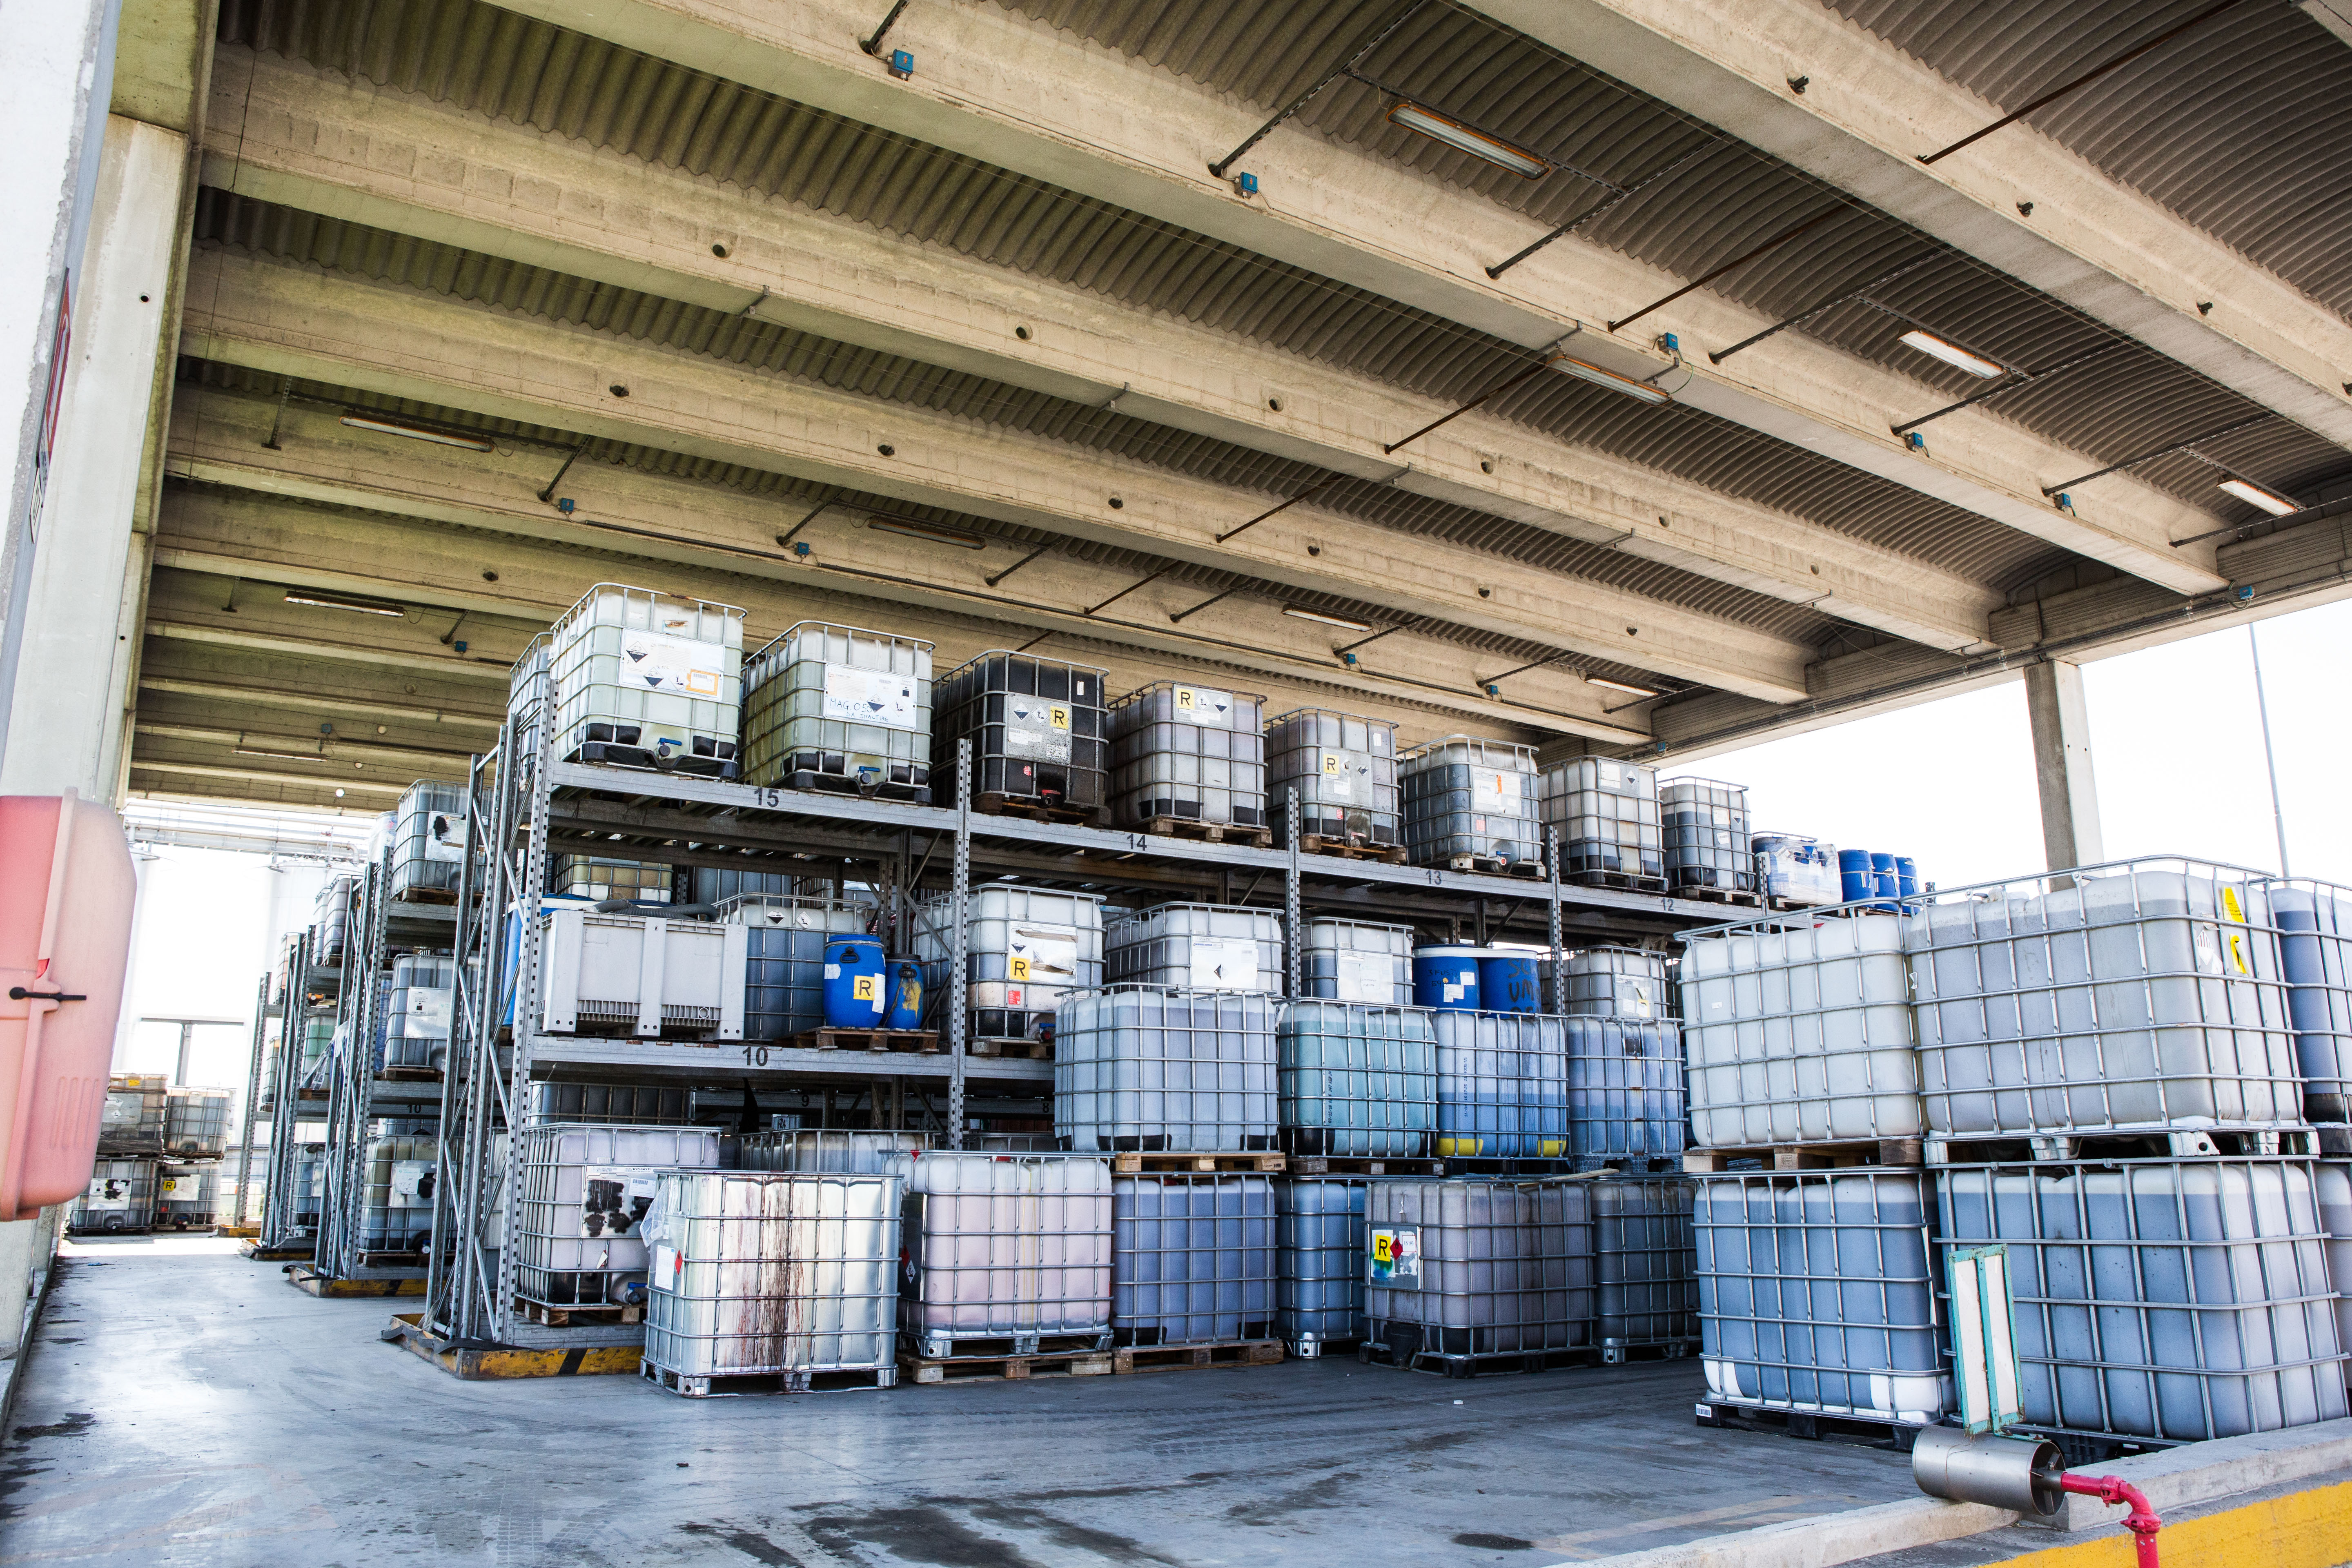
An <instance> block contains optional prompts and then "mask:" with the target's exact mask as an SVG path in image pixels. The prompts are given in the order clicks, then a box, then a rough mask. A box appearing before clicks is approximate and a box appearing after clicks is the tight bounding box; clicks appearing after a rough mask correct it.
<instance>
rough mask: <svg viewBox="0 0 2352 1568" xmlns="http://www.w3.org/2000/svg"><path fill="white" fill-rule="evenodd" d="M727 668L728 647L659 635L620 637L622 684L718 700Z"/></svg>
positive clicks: (655, 633) (642, 633) (638, 633)
mask: <svg viewBox="0 0 2352 1568" xmlns="http://www.w3.org/2000/svg"><path fill="white" fill-rule="evenodd" d="M726 668H727V645H726V644H724V643H715V642H704V641H703V640H701V639H700V638H699V637H667V636H664V635H663V634H662V633H660V632H629V633H626V634H625V635H624V636H623V637H622V638H621V684H622V685H624V686H639V687H643V688H644V689H646V690H647V691H675V692H677V693H679V694H681V695H683V696H687V697H717V696H718V695H719V684H720V679H721V677H722V674H723V672H724V671H725V670H726Z"/></svg>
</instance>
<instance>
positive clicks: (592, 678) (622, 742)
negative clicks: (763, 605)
mask: <svg viewBox="0 0 2352 1568" xmlns="http://www.w3.org/2000/svg"><path fill="white" fill-rule="evenodd" d="M548 668H549V671H550V674H551V677H552V679H553V685H554V690H555V694H556V701H557V703H558V704H559V710H558V711H557V713H556V715H555V740H554V747H555V757H556V760H557V761H559V762H562V761H569V760H577V761H580V762H583V763H620V764H623V765H625V766H633V767H663V768H676V769H677V770H679V771H680V772H683V773H700V774H703V775H706V776H709V777H720V778H732V777H734V776H735V772H736V764H735V744H736V737H737V735H738V734H739V732H740V731H741V729H742V724H741V720H740V715H741V708H742V668H743V612H742V611H741V610H740V609H737V608H736V607H735V606H733V605H714V604H707V603H705V602H703V601H702V600H700V599H681V598H674V597H672V596H670V595H667V594H656V593H655V592H653V591H652V590H651V589H648V588H632V587H628V586H626V585H625V584H618V583H599V584H596V585H595V586H594V587H593V588H591V589H589V590H588V592H587V594H586V595H583V597H582V598H581V600H580V602H579V603H578V604H576V605H572V608H571V609H569V610H567V611H565V612H564V614H563V617H562V619H561V620H559V621H557V622H556V623H555V626H554V634H553V643H552V645H551V648H550V650H549V656H548Z"/></svg>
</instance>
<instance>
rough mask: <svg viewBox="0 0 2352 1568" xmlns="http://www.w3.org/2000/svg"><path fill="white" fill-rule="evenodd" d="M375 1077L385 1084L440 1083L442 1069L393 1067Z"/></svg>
mask: <svg viewBox="0 0 2352 1568" xmlns="http://www.w3.org/2000/svg"><path fill="white" fill-rule="evenodd" d="M375 1076H376V1079H377V1080H378V1081H379V1082H383V1083H439V1082H440V1081H441V1069H440V1068H402V1067H391V1068H384V1069H383V1071H382V1072H380V1073H378V1074H376V1075H375Z"/></svg>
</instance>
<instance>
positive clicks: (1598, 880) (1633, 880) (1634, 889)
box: [1560, 871, 1666, 893]
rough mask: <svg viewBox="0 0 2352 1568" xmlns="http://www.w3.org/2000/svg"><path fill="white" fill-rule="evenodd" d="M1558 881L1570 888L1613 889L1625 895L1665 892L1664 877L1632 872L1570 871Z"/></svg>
mask: <svg viewBox="0 0 2352 1568" xmlns="http://www.w3.org/2000/svg"><path fill="white" fill-rule="evenodd" d="M1560 880H1561V881H1562V882H1564V883H1566V884H1567V885H1568V886H1570V887H1571V888H1614V889H1618V890H1619V891H1620V892H1626V893H1663V892H1664V891H1665V890H1666V879H1664V877H1644V876H1642V875H1640V874H1638V873H1636V872H1633V871H1570V873H1569V874H1568V875H1567V876H1565V877H1562V878H1561V879H1560Z"/></svg>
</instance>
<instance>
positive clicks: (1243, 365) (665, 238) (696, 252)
mask: <svg viewBox="0 0 2352 1568" xmlns="http://www.w3.org/2000/svg"><path fill="white" fill-rule="evenodd" d="M215 95H216V100H217V101H219V102H221V103H223V104H226V105H227V106H228V108H229V110H230V111H231V112H229V113H228V114H227V115H226V124H224V125H223V126H222V128H221V129H219V130H217V131H215V132H214V134H213V136H212V137H211V145H210V147H209V149H208V152H207V156H206V161H205V180H206V182H207V183H208V184H214V185H216V186H219V187H220V188H223V189H227V190H234V191H236V192H239V193H241V194H243V195H248V196H251V197H254V198H256V199H258V200H266V201H272V202H278V203H281V204H283V205H289V206H293V207H297V208H299V209H301V210H304V211H310V212H317V213H320V214H323V215H326V216H335V217H341V218H344V219H347V220H349V221H352V222H355V223H364V224H368V225H371V226H376V227H380V228H384V229H389V230H393V231H395V232H398V233H403V234H413V235H416V236H418V237H423V238H428V239H433V240H436V241H439V242H442V243H446V244H450V245H455V246H459V247H465V248H467V249H471V250H475V251H479V252H483V253H486V254H489V255H496V256H500V257H504V258H509V259H513V260H517V261H520V262H524V263H526V264H529V265H532V266H538V267H543V268H551V269H554V270H558V271H562V272H566V273H571V274H574V275H577V276H581V277H585V278H590V279H595V280H596V281H599V282H604V283H610V284H614V285H615V286H618V287H623V288H629V289H643V290H646V291H648V292H651V293H654V294H656V295H659V296H661V297H663V298H667V299H673V300H681V301H684V302H687V303H689V304H695V305H700V306H704V307H706V308H709V309H713V310H726V311H729V312H734V313H744V314H749V315H751V316H752V317H754V318H756V319H758V320H761V321H776V322H779V323H781V324H783V325H786V326H790V327H792V328H794V329H795V330H801V331H812V332H815V333H819V334H821V335H824V336H826V337H830V338H834V339H837V340H840V341H844V342H853V343H856V344H858V345H859V346H861V347H866V348H872V349H876V350H879V351H881V352H885V353H897V354H904V355H907V356H908V357H911V358H915V359H919V360H921V361H924V362H926V363H931V364H936V365H940V366H942V367H944V368H947V369H951V370H958V371H963V372H967V373H969V374H975V375H982V376H986V377H989V378H991V379H994V380H999V381H1003V382H1007V383H1010V384H1014V385H1019V386H1024V387H1027V388H1030V389H1033V390H1035V391H1040V392H1045V393H1047V394H1050V395H1055V396H1057V397H1063V398H1067V399H1070V400H1072V401H1075V402H1080V403H1086V404H1089V405H1103V404H1105V403H1106V402H1107V401H1112V402H1115V403H1116V405H1117V407H1118V411H1119V412H1120V413H1122V414H1127V415H1130V416H1136V417H1139V418H1143V419H1149V420H1151V421H1153V422H1155V423H1160V424H1165V425H1169V426H1173V427H1175V428H1178V429H1182V430H1187V431H1190V432H1192V433H1194V434H1198V435H1202V436H1206V437H1212V438H1213V439H1217V440H1223V441H1230V442H1234V443H1236V444H1239V445H1242V446H1245V447H1251V448H1254V449H1255V450H1258V451H1263V452H1267V453H1271V454H1274V455H1276V456H1279V457H1283V458H1290V459H1293V460H1295V461H1299V462H1307V463H1313V464H1316V465H1318V466H1320V467H1323V468H1331V469H1335V470H1337V471H1339V472H1341V473H1346V474H1350V475H1353V476H1356V477H1359V478H1370V479H1387V478H1391V476H1395V475H1396V474H1397V473H1398V469H1399V465H1400V462H1402V461H1403V460H1405V459H1410V464H1411V467H1410V471H1408V472H1406V473H1405V474H1404V475H1403V477H1402V478H1401V479H1397V480H1396V482H1397V484H1398V485H1399V487H1400V488H1401V489H1408V490H1411V491H1413V492H1414V493H1417V494H1422V495H1427V496H1430V497H1432V498H1433V499H1437V500H1444V501H1447V502H1451V503H1454V504H1457V505H1462V506H1468V507H1473V508H1477V509H1480V510H1486V511H1490V512H1493V513H1495V514H1496V515H1499V516H1504V517H1508V518H1511V519H1513V520H1514V521H1521V522H1526V523H1528V524H1531V525H1533V526H1536V527H1539V528H1545V529H1549V530H1550V531H1555V532H1559V533H1563V534H1567V535H1569V536H1570V537H1573V538H1578V539H1582V540H1585V541H1587V542H1599V543H1608V544H1611V545H1613V546H1615V547H1616V548H1618V549H1621V550H1622V551H1624V552H1627V553H1629V554H1633V555H1637V556H1641V557H1643V558H1645V559H1650V560H1654V561H1658V562H1661V563H1666V564H1670V565H1674V566H1676V567H1679V568H1681V569H1683V570H1685V571H1688V572H1691V573H1694V574H1698V575H1701V576H1705V577H1708V578H1712V579H1714V580H1717V581H1719V582H1726V583H1731V584H1737V585H1738V586H1741V587H1744V588H1748V589H1750V590H1751V591H1754V592H1757V593H1759V594H1765V595H1771V596H1773V597H1777V598H1781V599H1784V600H1789V601H1791V602H1795V603H1801V604H1808V605H1812V606H1814V607H1815V608H1817V609H1819V610H1821V611H1822V613H1823V614H1826V615H1832V616H1840V617H1842V618H1844V619H1847V620H1851V621H1853V622H1855V623H1856V624H1859V625H1864V626H1871V627H1873V628H1874V629H1876V630H1879V631H1883V632H1885V633H1888V634H1890V635H1893V636H1897V637H1906V638H1910V639H1912V640H1916V641H1921V642H1926V643H1927V644H1929V645H1930V646H1934V647H1949V648H1956V649H1969V648H1975V647H1984V646H1987V645H1986V644H1985V643H1984V641H1983V636H1984V619H1985V616H1987V614H1989V613H1990V611H1991V610H1993V609H1995V608H1997V607H1998V605H1999V604H2000V596H1999V595H1996V594H1994V593H1992V592H1991V591H1990V590H1989V589H1986V588H1983V587H1981V586H1979V584H1974V583H1971V582H1969V581H1967V580H1966V579H1964V578H1961V577H1958V576H1956V575H1953V574H1948V573H1944V572H1939V571H1937V570H1936V569H1935V568H1933V567H1930V566H1927V565H1925V564H1924V563H1920V562H1918V561H1916V560H1915V559H1912V558H1909V557H1906V556H1902V555H1898V554H1895V553H1894V552H1889V551H1885V550H1882V549H1878V548H1876V547H1874V546H1871V545H1869V544H1866V543H1864V542H1861V541H1858V540H1855V539H1853V538H1851V537H1848V536H1844V535H1841V534H1839V533H1837V532H1835V531H1832V530H1830V529H1827V528H1824V527H1822V526H1821V525H1819V524H1817V523H1812V522H1809V521H1806V520H1804V519H1801V518H1799V517H1796V516H1793V515H1791V514H1789V513H1786V512H1782V511H1778V510H1773V509H1771V508H1768V507H1764V506H1759V505H1755V504H1752V503H1748V502H1744V501H1741V500H1737V499H1734V498H1731V497H1728V496H1726V495H1723V494H1721V493H1719V492H1716V491H1712V490H1708V489H1705V488H1704V487H1702V486H1699V485H1696V484H1694V483H1691V482H1689V481H1687V480H1683V479H1676V478H1675V477H1674V476H1672V475H1669V474H1666V473H1664V472H1661V471H1658V470H1654V469H1650V468H1643V467H1641V466H1639V465H1636V464H1633V463H1631V462H1627V461H1623V460H1621V459H1618V458H1611V457H1609V456H1607V455H1606V454H1603V453H1601V452H1598V451H1594V450H1591V449H1589V448H1581V447H1573V446H1570V445H1569V444H1568V443H1565V442H1562V441H1559V440H1556V439H1551V438H1548V437H1542V436H1540V435H1538V434H1537V433H1536V432H1534V431H1532V430H1530V429H1528V427H1526V426H1518V425H1514V424H1511V423H1509V422H1507V421H1505V420H1502V419H1499V418H1496V417H1493V416H1487V415H1485V414H1471V415H1467V416H1463V417H1461V418H1458V419H1456V420H1454V422H1452V423H1451V424H1449V425H1448V426H1445V428H1444V429H1443V430H1441V431H1438V432H1436V433H1434V434H1433V435H1432V436H1431V437H1427V438H1425V439H1423V440H1422V441H1420V442H1417V443H1415V445H1414V446H1413V447H1412V450H1411V451H1410V452H1409V453H1407V454H1405V455H1404V458H1391V457H1389V456H1387V455H1385V454H1384V453H1383V452H1382V450H1381V447H1382V443H1383V441H1384V440H1390V439H1393V438H1395V437H1399V436H1401V435H1403V434H1404V433H1406V432H1408V431H1411V430H1414V429H1418V428H1420V427H1422V426H1425V425H1427V424H1429V423H1430V422H1432V421H1433V420H1435V419H1437V418H1438V417H1439V416H1441V415H1443V414H1444V413H1446V412H1448V411H1449V405H1442V404H1436V403H1433V402H1431V401H1430V400H1429V399H1427V398H1423V397H1419V396H1416V395H1412V394H1409V393H1406V392H1403V391H1401V390H1399V389H1397V388H1395V387H1393V386H1391V385H1389V384H1384V383H1381V382H1377V381H1372V380H1370V379H1368V378H1365V377H1362V376H1359V375H1354V374H1349V373H1346V372H1343V371H1339V370H1337V369H1335V368H1333V367H1332V366H1330V365H1328V363H1323V362H1320V361H1317V360H1312V359H1307V358H1305V357H1302V356H1299V355H1296V354H1291V353H1285V352H1283V351H1280V350H1276V349H1272V348H1268V347H1265V346H1263V345H1259V344H1255V343H1252V342H1248V341H1246V340H1244V339H1242V338H1239V337H1236V336H1234V334H1231V333H1227V332H1222V331H1213V330H1211V329H1208V328H1204V327H1199V326H1194V325H1191V324H1188V323H1186V322H1183V321H1177V320H1173V319H1171V318H1167V317H1161V316H1145V315H1141V314H1139V313H1138V312H1137V311H1135V310H1130V309H1127V308H1123V307H1120V306H1118V305H1116V304H1114V303H1112V302H1111V301H1108V300H1105V299H1104V298H1103V297H1102V296H1100V295H1098V294H1095V293H1092V292H1089V291H1087V290H1085V289H1076V288H1069V287H1066V286H1062V285H1059V284H1056V283H1053V282H1051V281H1049V280H1045V279H1036V278H1028V277H1024V276H1023V275H1021V274H1019V273H1016V272H1013V271H1011V270H1008V269H1005V268H998V267H994V266H991V265H988V264H986V263H982V262H976V261H971V260H969V259H966V258H961V257H959V256H957V255H955V254H954V253H953V252H951V251H948V250H946V249H944V248H942V247H924V246H915V245H909V244H908V243H906V242H904V241H903V240H900V239H898V238H896V237H892V236H890V235H887V234H885V233H883V232H881V231H879V230H877V229H874V228H872V227H869V226H866V225H863V224H859V223H856V222H854V221H851V220H849V219H846V218H842V217H837V216H831V215H827V214H824V213H820V212H815V211H812V210H810V209H808V208H805V207H801V206H797V205H787V204H784V203H781V202H747V201H746V200H745V199H744V197H743V195H742V193H741V192H740V191H738V190H735V189H733V188H731V187H725V186H721V185H720V184H718V183H717V182H715V181H711V180H707V179H696V178H692V177H689V176H688V175H685V174H679V173H677V171H675V170H671V169H667V168H662V167H658V166H650V165H646V164H645V163H640V162H638V161H635V160H625V159H620V158H616V157H614V156H613V155H611V154H610V153H600V152H598V151H597V150H596V149H594V148H593V147H590V146H588V145H587V144H585V143H583V142H571V141H567V140H565V139H563V138H561V137H556V136H529V135H518V134H517V133H516V132H515V131H514V129H513V127H512V126H511V125H509V124H505V123H502V122H498V121H491V120H489V119H488V118H487V117H484V116H480V115H475V114H470V113H464V112H460V111H457V110H451V109H448V108H446V107H443V106H438V105H434V104H431V103H428V102H425V101H422V100H415V99H411V98H408V97H405V96H404V95H400V94H395V93H392V92H387V91H370V90H367V89H364V88H362V87H357V86H353V85H352V84H349V83H346V82H344V81H342V80H341V79H328V78H322V77H320V76H318V75H316V74H313V73H311V72H309V71H306V70H303V69H301V68H298V67H295V66H290V65H288V64H286V63H283V62H281V61H278V60H277V59H276V58H254V57H251V56H249V55H225V56H224V57H223V58H222V61H221V63H220V65H219V67H218V68H217V71H216V86H215ZM716 249H724V250H725V251H726V255H725V256H723V257H721V256H719V255H716V254H714V251H715V250H716ZM1727 330H1728V329H1727ZM1826 368H1827V367H1825V369H1826ZM1838 395H1841V396H1843V395H1848V394H1847V393H1846V392H1845V391H1844V389H1843V384H1840V385H1839V392H1838ZM1276 405H1279V406H1278V407H1276Z"/></svg>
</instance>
